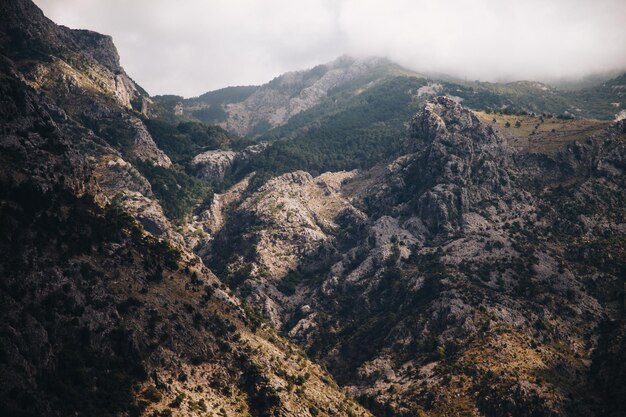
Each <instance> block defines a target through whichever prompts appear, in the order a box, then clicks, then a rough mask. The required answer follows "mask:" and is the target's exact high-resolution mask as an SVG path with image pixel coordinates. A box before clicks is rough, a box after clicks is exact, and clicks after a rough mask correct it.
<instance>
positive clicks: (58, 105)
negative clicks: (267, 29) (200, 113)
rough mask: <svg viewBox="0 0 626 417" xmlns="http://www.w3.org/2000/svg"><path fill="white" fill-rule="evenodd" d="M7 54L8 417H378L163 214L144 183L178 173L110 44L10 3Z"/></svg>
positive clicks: (4, 309) (2, 197)
mask: <svg viewBox="0 0 626 417" xmlns="http://www.w3.org/2000/svg"><path fill="white" fill-rule="evenodd" d="M0 54H1V56H0V80H1V82H0V90H1V92H2V93H1V94H0V126H1V135H0V148H1V152H0V184H1V185H0V234H1V236H2V238H1V239H0V251H1V253H2V256H1V257H0V259H1V260H0V300H1V302H0V305H1V307H0V317H1V320H0V321H1V322H2V324H1V326H0V327H1V331H0V332H1V337H0V375H2V378H1V381H2V382H1V383H0V414H2V415H24V416H35V415H50V416H65V415H85V416H87V415H89V416H94V415H95V416H110V415H120V416H121V415H126V416H128V415H133V416H134V415H136V416H139V415H146V416H147V415H151V416H171V415H181V416H182V415H185V416H187V415H207V414H208V413H211V414H216V415H244V416H245V415H252V416H270V415H302V416H311V415H333V416H335V415H362V416H367V415H370V414H369V413H368V412H367V411H365V410H364V409H363V408H362V407H360V406H358V405H357V404H355V403H354V402H353V401H351V400H350V399H349V398H347V397H346V396H345V394H344V393H343V392H342V391H341V390H340V389H338V387H337V386H336V385H335V384H334V382H333V381H332V379H331V378H330V377H329V376H328V374H327V373H326V372H325V371H324V370H322V369H321V368H320V367H319V366H317V365H314V364H312V363H311V362H310V361H309V360H308V359H306V357H305V355H304V354H302V353H301V352H299V351H298V349H296V348H295V347H294V346H293V345H291V344H290V343H289V342H287V341H285V340H282V339H280V338H279V337H278V336H276V335H275V334H274V333H273V331H272V330H271V329H268V328H266V326H261V323H260V322H259V319H258V317H257V316H256V315H255V314H254V312H252V311H251V310H250V309H248V308H247V307H246V306H245V305H243V304H241V302H240V301H238V299H237V298H235V297H234V296H232V294H231V293H230V291H228V290H227V289H226V287H225V286H224V285H223V284H222V283H221V282H220V281H219V280H218V279H217V278H216V277H215V275H213V273H212V272H211V271H209V270H208V269H207V268H206V267H204V265H203V264H202V262H201V261H200V259H199V258H198V257H197V256H195V255H194V254H193V252H191V251H190V249H189V244H188V241H187V238H186V237H185V236H183V235H182V234H181V231H182V229H176V228H174V227H173V226H172V224H171V222H170V219H168V218H167V217H166V216H165V215H164V213H163V209H162V207H161V204H160V202H159V200H158V199H157V198H156V197H155V194H157V190H156V187H154V185H155V184H157V183H156V182H154V181H152V183H151V182H150V181H148V179H146V178H145V177H144V176H143V175H142V174H141V173H140V171H142V172H145V171H147V170H153V171H156V172H158V173H160V174H162V175H166V174H164V173H172V172H173V170H174V169H176V167H174V166H173V164H172V161H171V159H170V157H169V156H167V155H166V154H165V153H164V152H163V151H162V150H161V149H159V147H158V146H157V145H156V143H155V141H154V140H153V138H152V136H151V135H150V133H149V132H148V130H147V128H146V126H145V123H144V119H143V116H142V115H141V113H140V112H139V111H140V110H142V108H143V107H144V105H145V104H146V103H149V100H150V98H149V97H148V96H147V94H146V93H145V92H143V90H141V88H140V87H138V86H137V85H136V84H135V83H134V82H132V80H130V78H129V77H128V76H127V75H126V74H125V73H124V71H123V69H122V68H121V67H120V66H119V62H118V57H117V52H116V51H115V48H114V47H113V44H112V42H111V39H110V38H109V37H106V36H103V35H99V34H96V33H92V32H86V31H73V30H70V29H67V28H64V27H59V26H56V25H55V24H54V23H53V22H51V21H50V20H48V19H47V18H45V17H44V16H43V14H42V13H41V11H40V10H39V9H38V8H37V7H36V6H35V5H34V4H33V3H32V2H31V1H28V0H9V1H5V2H2V3H1V4H0ZM138 106H139V107H138ZM202 129H204V128H202ZM203 132H204V133H203V134H205V135H208V134H209V133H207V132H205V131H203ZM200 133H202V132H200ZM218 133H220V132H218ZM181 134H185V135H187V134H189V135H190V136H193V135H191V134H190V133H189V132H187V131H184V129H183V131H182V132H181ZM201 136H202V135H201ZM184 137H185V138H187V136H184ZM205 139H206V138H205ZM203 140H204V139H203ZM203 140H199V141H197V142H193V140H192V141H191V142H192V143H193V146H192V145H189V147H191V148H193V149H197V148H196V147H200V148H202V147H203V146H204V145H205V142H204V141H203ZM169 145H172V143H169ZM183 153H184V152H183ZM181 175H182V174H181ZM151 180H152V179H151ZM176 184H177V183H176V182H174V184H171V185H172V188H174V189H175V188H177V187H176Z"/></svg>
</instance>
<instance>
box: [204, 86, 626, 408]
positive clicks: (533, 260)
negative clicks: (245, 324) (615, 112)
mask: <svg viewBox="0 0 626 417" xmlns="http://www.w3.org/2000/svg"><path fill="white" fill-rule="evenodd" d="M624 129H625V126H624V124H623V122H620V123H617V124H614V125H613V126H611V127H610V128H609V129H608V130H606V131H604V132H602V133H601V134H598V135H596V136H595V137H589V138H588V139H587V140H585V141H582V142H574V143H572V144H570V145H567V146H565V147H564V148H563V149H562V150H560V151H559V152H557V153H556V154H553V155H552V156H548V155H543V154H528V153H520V152H518V151H517V150H515V148H514V147H513V146H511V145H510V144H509V143H508V142H507V139H505V138H504V137H503V136H502V135H501V134H500V133H499V132H498V131H497V130H494V129H493V128H492V127H491V126H489V125H487V124H485V123H483V122H481V121H480V120H479V119H478V118H477V117H476V116H475V115H474V114H473V113H472V112H471V111H469V110H466V109H464V108H463V107H461V106H460V105H459V104H458V103H456V102H455V101H453V100H451V99H449V98H445V97H439V98H436V99H434V100H433V101H432V102H430V103H428V104H427V105H426V106H425V107H424V108H423V110H422V111H420V112H419V113H418V114H417V115H416V116H415V117H414V118H413V119H412V120H411V122H410V127H409V140H408V146H407V152H406V154H405V155H403V156H401V157H400V158H398V159H397V160H395V161H393V162H392V163H390V164H388V165H383V166H377V167H374V168H373V169H371V170H368V171H364V172H352V173H349V174H347V173H327V174H324V175H322V176H320V177H318V178H312V177H311V176H310V175H308V174H305V173H293V174H287V175H283V176H280V177H277V178H275V179H273V180H272V181H270V182H268V183H267V184H266V186H265V187H262V188H260V189H259V190H258V191H257V192H256V193H254V194H252V195H250V196H249V197H247V198H246V199H243V200H242V201H241V203H239V205H235V206H234V208H233V207H231V209H230V211H229V213H230V215H229V217H228V219H227V221H226V223H225V225H224V227H223V228H222V229H221V231H220V232H219V234H218V235H217V237H216V240H215V242H217V243H215V244H216V245H217V247H218V248H219V249H216V250H213V251H208V255H206V256H205V258H206V259H207V261H208V262H209V264H211V265H214V266H215V268H216V270H218V271H221V274H222V276H225V277H230V280H231V281H230V282H231V286H233V287H235V288H237V289H238V292H239V294H241V295H242V296H244V297H245V298H246V300H248V302H250V303H252V304H256V305H257V306H258V307H259V308H260V309H261V310H262V311H264V313H265V314H266V316H267V317H268V318H270V319H271V320H272V322H273V323H275V325H276V326H277V327H278V328H279V329H281V331H282V333H283V334H284V335H285V336H287V337H289V338H291V339H292V340H295V341H297V342H298V343H299V344H301V345H303V346H305V347H306V348H307V351H308V352H309V354H310V355H312V356H313V357H314V358H318V359H319V360H321V361H323V362H325V363H326V364H327V365H328V367H329V369H330V370H331V372H332V373H333V374H334V375H335V377H336V378H337V379H338V381H339V382H340V383H341V384H344V385H346V386H348V387H350V389H351V390H352V392H353V393H354V394H355V395H357V396H359V398H361V400H362V402H363V403H365V404H368V405H369V406H370V407H371V409H372V410H374V411H375V412H377V413H381V414H382V415H421V414H420V413H426V414H428V415H446V413H449V412H451V413H452V414H453V415H459V414H462V413H466V414H467V415H519V416H523V415H602V414H603V413H605V412H607V413H608V412H612V413H614V415H618V414H615V413H616V412H617V411H616V410H620V409H623V402H620V400H618V399H617V397H616V396H615V392H616V391H615V390H612V394H611V395H607V393H606V392H603V391H602V390H596V389H594V385H595V382H594V381H596V379H597V377H598V375H599V374H602V373H603V372H609V371H608V370H607V368H605V367H604V365H602V363H605V362H604V361H614V360H615V359H616V357H619V353H617V352H619V351H620V349H621V348H619V347H618V346H621V343H622V342H616V344H611V347H608V346H607V345H604V343H605V342H602V343H601V344H600V345H598V344H597V343H598V338H600V340H605V339H604V338H606V337H610V336H607V335H608V333H606V332H607V330H606V329H607V324H606V323H608V322H610V323H614V324H613V325H612V326H609V327H611V328H612V329H613V330H611V331H612V332H619V330H616V329H617V328H620V326H622V327H623V313H622V311H623V307H622V304H623V300H622V298H623V285H624V280H623V276H624V266H625V265H624V263H623V260H622V259H620V256H619V255H617V254H618V253H620V252H623V250H624V232H625V231H626V226H625V223H624V221H625V219H626V217H625V214H626V213H625V212H624V208H623V207H622V204H621V203H620V202H623V201H624V198H625V197H626V196H625V195H624V185H625V184H624V178H625V177H624V172H623V169H624V160H625V159H624V158H625V157H626V153H625V151H626V147H625V143H626V142H624V138H625V136H624V133H625V130H624ZM222 248H229V249H228V250H227V251H226V252H223V250H222ZM615 323H622V324H619V325H618V324H615ZM616 334H617V333H616ZM615 337H616V338H617V340H622V339H620V338H619V336H615ZM598 357H602V358H604V359H597V358H598ZM609 358H610V359H609ZM598 368H602V369H603V371H598V370H597V369H598ZM563 375H567V377H566V378H563Z"/></svg>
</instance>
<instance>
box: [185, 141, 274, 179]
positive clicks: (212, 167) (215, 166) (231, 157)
mask: <svg viewBox="0 0 626 417" xmlns="http://www.w3.org/2000/svg"><path fill="white" fill-rule="evenodd" d="M267 145H268V144H267V143H259V144H258V145H252V146H248V147H247V148H245V149H244V150H242V151H240V152H234V151H223V150H214V151H207V152H203V153H201V154H199V155H196V156H195V157H194V158H193V159H192V161H191V164H192V165H194V166H195V167H196V168H197V172H196V175H197V176H198V178H201V179H203V180H205V181H208V182H219V181H222V180H224V177H226V175H228V174H230V173H231V172H232V170H233V169H234V167H235V164H237V163H241V162H245V161H247V160H248V159H250V158H251V157H252V156H253V155H256V154H258V153H259V152H261V151H263V149H265V148H266V147H267Z"/></svg>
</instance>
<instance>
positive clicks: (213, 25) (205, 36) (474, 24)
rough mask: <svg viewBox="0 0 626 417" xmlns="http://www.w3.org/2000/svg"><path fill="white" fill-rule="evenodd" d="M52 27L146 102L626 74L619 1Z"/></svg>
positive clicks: (286, 11)
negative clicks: (278, 84)
mask: <svg viewBox="0 0 626 417" xmlns="http://www.w3.org/2000/svg"><path fill="white" fill-rule="evenodd" d="M36 3H37V4H38V5H39V6H40V7H42V8H43V10H44V11H45V12H46V14H48V15H49V16H50V17H51V18H52V19H53V20H55V21H56V22H58V23H60V24H64V25H68V26H70V27H75V28H90V29H92V30H98V31H100V32H102V33H106V34H109V35H112V36H113V38H114V41H115V43H116V45H117V46H118V48H119V49H120V52H121V56H122V64H123V65H124V67H125V68H126V70H127V71H128V73H129V74H130V75H131V77H134V78H137V79H140V80H142V85H143V86H144V87H145V88H146V89H147V90H148V91H149V92H150V93H151V94H178V95H182V96H186V97H191V96H197V95H199V94H202V93H204V92H206V91H209V90H216V89H219V88H222V87H227V86H232V85H250V84H261V83H263V82H265V81H267V80H269V79H272V78H274V77H275V76H277V75H279V74H282V73H284V72H287V71H292V70H298V69H302V68H309V67H313V66H315V65H317V64H319V63H321V62H328V61H330V60H332V59H334V58H336V57H337V56H340V55H343V54H349V55H352V56H356V57H367V56H381V57H388V58H390V59H391V60H393V61H395V62H398V63H399V64H401V65H403V66H405V67H407V68H410V69H412V70H415V71H419V72H440V73H447V74H450V75H453V76H456V77H459V78H461V79H468V80H476V79H478V80H481V81H515V80H543V81H554V80H557V79H561V78H566V79H571V78H574V79H576V78H579V77H582V76H585V75H589V74H591V73H604V72H606V71H611V70H624V69H626V58H625V56H624V50H626V25H625V24H624V17H623V16H625V15H626V4H625V3H624V2H623V1H621V0H595V1H590V0H579V1H569V0H550V1H540V0H530V1H497V0H474V1H464V0H444V1H436V2H433V1H424V0H420V1H414V0H390V1H386V2H380V1H376V0H365V1H364V0H338V1H334V0H333V1H328V0H306V1H298V2H293V1H288V0H271V1H262V2H259V1H254V0H235V1H231V0H218V1H215V0H212V1H209V2H207V1H202V0H186V1H184V2H171V1H166V0H156V1H154V0H134V1H132V2H128V1H122V0H113V1H111V0H37V1H36Z"/></svg>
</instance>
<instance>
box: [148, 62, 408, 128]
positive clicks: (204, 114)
mask: <svg viewBox="0 0 626 417" xmlns="http://www.w3.org/2000/svg"><path fill="white" fill-rule="evenodd" d="M400 73H408V72H407V71H406V70H403V69H401V68H400V67H398V66H397V65H394V64H392V63H390V62H389V61H387V60H385V59H381V58H369V59H353V58H350V57H341V58H338V59H337V60H335V61H332V62H329V63H327V64H323V65H318V66H316V67H315V68H312V69H309V70H305V71H295V72H289V73H286V74H283V75H281V76H279V77H277V78H275V79H273V80H272V81H270V82H269V83H267V84H265V85H262V86H259V87H256V88H255V87H230V88H226V89H222V90H218V91H215V92H209V93H206V94H203V95H202V96H200V97H197V98H193V99H188V100H181V101H179V102H177V103H174V107H171V105H172V103H173V102H172V100H171V98H170V97H164V99H163V100H159V101H162V102H163V104H164V105H166V106H167V107H170V108H171V109H172V110H174V109H175V113H176V114H177V115H179V116H185V115H188V116H190V117H194V118H197V119H199V120H202V121H205V122H209V123H216V124H219V125H220V126H222V127H224V128H225V129H226V130H228V131H230V132H233V133H236V134H238V135H241V136H246V135H255V134H259V133H263V132H265V131H267V130H269V129H271V128H273V127H276V126H281V125H283V124H285V123H286V122H287V120H289V119H290V118H291V117H292V116H294V115H296V114H298V113H301V112H303V111H305V110H308V109H310V108H311V107H313V106H315V105H317V104H319V103H320V102H321V101H322V100H323V99H325V98H326V97H327V96H328V95H329V94H330V93H331V91H333V90H337V89H344V88H346V87H348V86H352V85H358V84H366V83H368V82H370V81H373V80H375V79H379V78H382V77H385V76H390V75H392V74H400Z"/></svg>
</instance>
